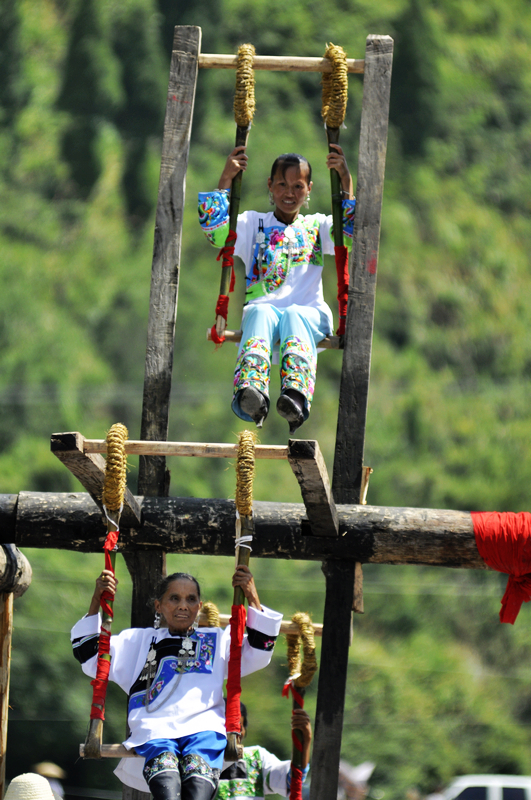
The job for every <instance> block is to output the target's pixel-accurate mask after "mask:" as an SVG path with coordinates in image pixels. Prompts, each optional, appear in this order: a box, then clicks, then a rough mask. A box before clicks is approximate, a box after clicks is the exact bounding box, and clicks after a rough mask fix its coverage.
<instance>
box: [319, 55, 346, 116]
mask: <svg viewBox="0 0 531 800" xmlns="http://www.w3.org/2000/svg"><path fill="white" fill-rule="evenodd" d="M324 57H325V58H328V59H329V60H330V61H331V62H332V72H323V79H322V86H323V94H322V108H321V116H322V117H323V120H324V121H325V124H326V126H327V127H328V128H340V127H341V125H342V124H343V121H344V119H345V113H346V110H347V97H348V70H347V54H346V53H345V51H344V50H343V48H342V47H339V46H338V45H335V44H332V43H330V44H329V45H327V48H326V51H325V54H324Z"/></svg>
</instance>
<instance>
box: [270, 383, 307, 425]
mask: <svg viewBox="0 0 531 800" xmlns="http://www.w3.org/2000/svg"><path fill="white" fill-rule="evenodd" d="M288 391H289V390H288ZM293 395H296V396H297V395H298V396H299V397H300V398H301V401H302V405H301V403H300V402H299V401H298V400H296V399H295V398H294V397H293ZM293 395H292V394H289V395H288V394H281V395H280V397H279V398H278V400H277V411H278V413H279V414H280V416H281V417H284V419H285V420H287V421H288V422H289V432H290V433H295V431H296V430H297V428H300V426H301V425H302V423H303V422H304V413H303V410H304V398H303V396H302V394H301V393H300V392H296V391H293Z"/></svg>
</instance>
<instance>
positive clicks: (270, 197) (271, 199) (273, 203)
mask: <svg viewBox="0 0 531 800" xmlns="http://www.w3.org/2000/svg"><path fill="white" fill-rule="evenodd" d="M269 205H270V206H274V205H275V201H274V200H273V192H272V191H271V189H270V190H269Z"/></svg>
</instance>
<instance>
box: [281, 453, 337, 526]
mask: <svg viewBox="0 0 531 800" xmlns="http://www.w3.org/2000/svg"><path fill="white" fill-rule="evenodd" d="M288 461H289V463H290V465H291V468H292V470H293V472H294V474H295V477H296V478H297V480H298V481H299V486H300V487H301V494H302V501H303V503H304V506H305V508H306V513H307V515H308V519H309V521H310V525H311V527H312V533H313V534H314V536H337V535H338V533H339V519H338V516H337V509H336V506H335V503H334V499H333V497H332V490H331V488H330V480H329V478H328V472H327V470H326V464H325V461H324V458H323V454H322V453H321V448H320V447H319V443H318V442H317V441H315V440H311V439H310V440H304V439H302V440H301V439H290V440H289V441H288Z"/></svg>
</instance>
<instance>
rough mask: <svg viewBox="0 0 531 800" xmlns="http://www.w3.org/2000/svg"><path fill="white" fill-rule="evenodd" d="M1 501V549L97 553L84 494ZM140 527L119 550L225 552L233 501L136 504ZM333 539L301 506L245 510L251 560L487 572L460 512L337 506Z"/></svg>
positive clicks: (96, 530)
mask: <svg viewBox="0 0 531 800" xmlns="http://www.w3.org/2000/svg"><path fill="white" fill-rule="evenodd" d="M12 498H13V496H12V495H0V537H1V539H0V544H3V543H13V544H16V545H17V546H18V547H38V548H51V549H57V550H74V551H78V552H82V553H96V552H99V551H100V550H101V547H102V543H103V540H104V538H105V530H104V526H103V524H102V520H101V513H100V511H99V509H98V508H97V507H96V506H95V505H94V503H93V502H92V500H91V499H90V497H89V495H87V494H85V493H60V494H53V493H51V492H21V493H20V494H19V495H18V498H17V502H16V503H13V499H12ZM136 501H137V503H138V504H139V506H140V508H141V510H142V525H141V526H140V527H139V528H135V529H133V530H131V531H128V530H127V528H123V527H122V530H121V534H120V542H119V544H118V549H119V551H121V552H135V551H143V550H144V551H145V550H153V549H160V550H163V551H165V552H168V553H195V554H197V555H220V556H233V555H234V520H235V507H234V502H232V501H230V500H215V499H201V498H194V497H137V498H136ZM337 513H338V518H339V534H340V535H339V536H337V537H335V536H313V535H312V534H311V528H310V525H309V523H308V520H307V518H306V510H305V508H304V506H303V505H302V504H300V503H264V502H256V503H254V518H255V531H256V533H255V537H254V541H253V558H254V557H255V556H256V557H258V558H286V559H299V560H303V561H308V560H309V561H323V560H326V559H347V560H352V561H359V562H360V563H372V564H428V565H431V566H438V567H463V568H466V569H486V568H487V567H486V565H485V563H484V562H483V560H482V559H481V557H480V555H479V553H478V551H477V547H476V542H475V538H474V529H473V526H472V518H471V516H470V514H469V513H468V512H467V511H448V510H444V509H443V510H437V509H429V508H390V507H386V506H382V507H380V506H363V505H341V504H338V505H337Z"/></svg>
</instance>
